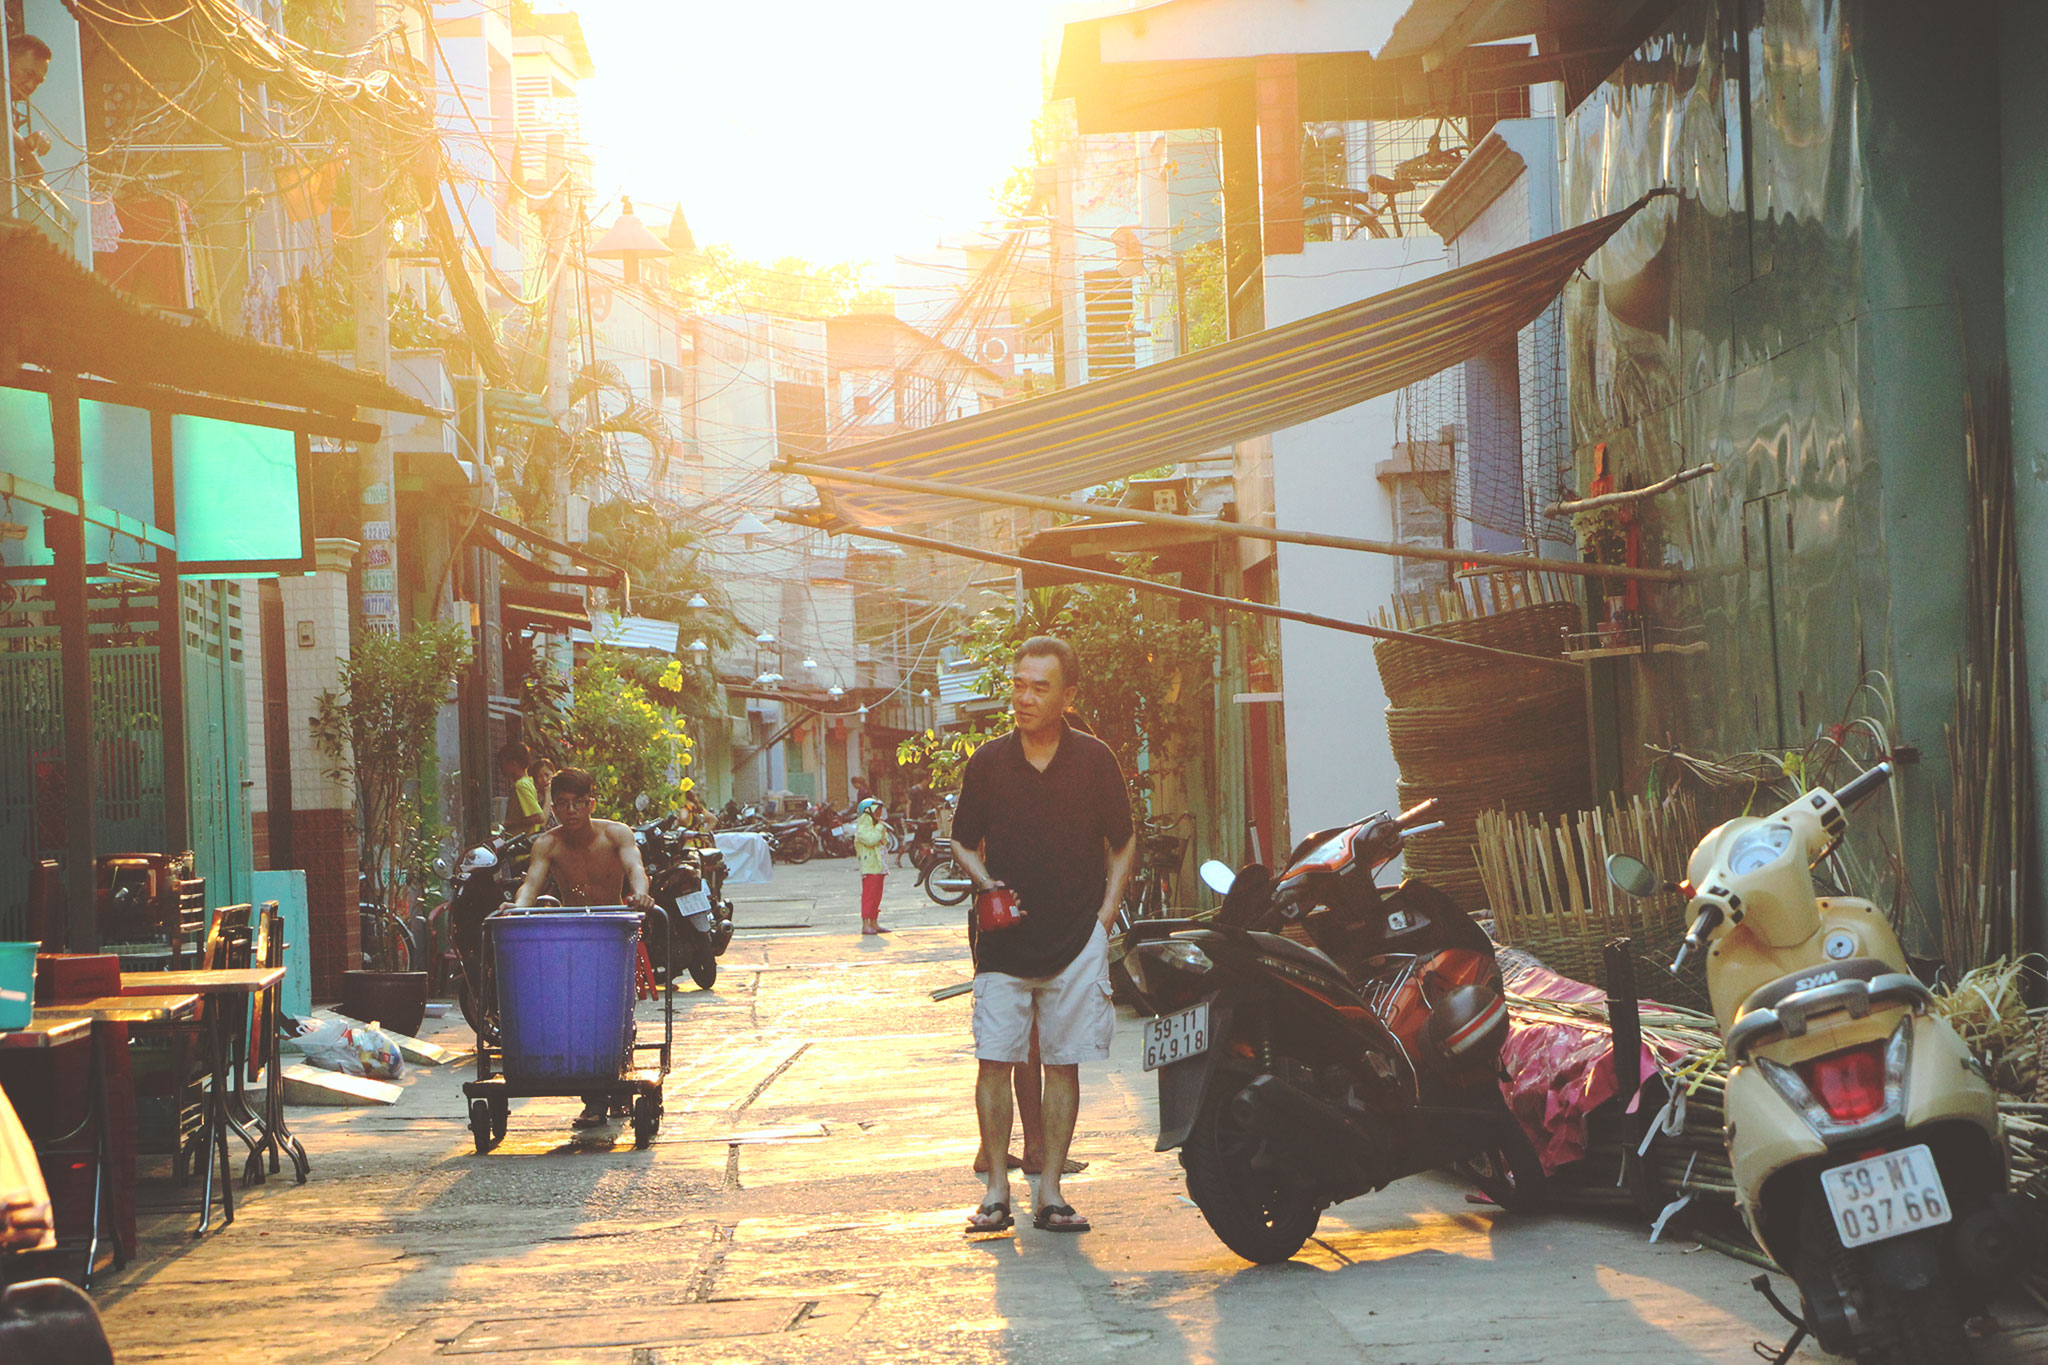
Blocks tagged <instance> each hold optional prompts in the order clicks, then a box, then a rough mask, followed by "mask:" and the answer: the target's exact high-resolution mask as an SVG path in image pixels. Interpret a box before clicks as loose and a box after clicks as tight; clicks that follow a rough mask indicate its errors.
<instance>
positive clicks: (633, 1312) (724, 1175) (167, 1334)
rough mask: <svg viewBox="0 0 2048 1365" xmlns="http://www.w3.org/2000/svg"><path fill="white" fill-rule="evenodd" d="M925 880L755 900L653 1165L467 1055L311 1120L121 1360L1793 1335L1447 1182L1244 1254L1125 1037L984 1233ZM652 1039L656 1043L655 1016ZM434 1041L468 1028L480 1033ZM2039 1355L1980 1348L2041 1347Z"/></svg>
mask: <svg viewBox="0 0 2048 1365" xmlns="http://www.w3.org/2000/svg"><path fill="white" fill-rule="evenodd" d="M910 880H911V875H910V874H909V873H892V875H891V878H890V894H889V895H888V897H887V899H886V901H885V903H884V905H885V910H884V916H883V918H884V922H893V923H894V924H895V925H896V927H897V930H898V931H897V932H896V933H894V934H891V935H887V936H884V937H880V938H868V939H863V938H861V937H860V936H859V935H858V933H857V923H858V919H857V917H858V908H857V879H856V875H855V872H854V870H853V865H852V863H851V862H847V861H831V862H817V863H812V864H810V865H808V866H806V867H802V868H780V869H778V870H777V874H776V879H775V882H774V884H772V885H770V886H764V887H749V888H744V889H738V888H736V894H735V900H737V901H739V902H740V908H739V925H740V935H741V936H740V937H738V938H736V939H735V941H734V943H733V945H732V948H731V950H730V953H729V954H728V956H727V958H726V959H725V961H724V963H723V965H722V970H721V974H720V977H719V980H718V983H717V986H716V988H715V989H714V990H712V991H710V992H699V991H696V990H694V989H686V990H685V991H684V992H683V993H682V994H681V995H680V996H679V997H678V1001H677V1004H678V1009H677V1030H676V1036H677V1047H678V1054H679V1056H678V1064H677V1069H676V1071H675V1073H674V1074H673V1075H672V1076H671V1078H670V1081H669V1086H668V1117H667V1119H666V1120H665V1122H664V1124H663V1127H662V1131H661V1134H660V1136H659V1138H657V1139H656V1141H655V1143H654V1144H653V1146H652V1147H651V1148H650V1149H649V1150H647V1151H642V1152H636V1151H634V1150H633V1149H632V1147H631V1135H630V1132H627V1133H626V1134H624V1135H623V1136H622V1137H620V1138H619V1140H618V1142H617V1145H616V1146H613V1145H612V1144H611V1140H610V1139H609V1138H606V1139H601V1140H598V1141H595V1142H582V1143H572V1142H571V1140H570V1132H569V1120H570V1118H571V1116H572V1115H573V1114H574V1113H575V1111H576V1108H577V1104H576V1101H574V1100H573V1099H559V1100H552V1099H544V1100H528V1101H523V1102H515V1103H514V1105H513V1109H512V1114H511V1123H510V1130H509V1133H508V1135H507V1138H506V1141H505V1143H504V1144H503V1145H502V1146H501V1147H500V1148H499V1149H497V1150H496V1151H494V1152H492V1153H491V1154H489V1155H487V1156H477V1155H475V1154H474V1152H473V1149H472V1143H471V1140H470V1135H469V1132H468V1130H467V1128H466V1126H465V1123H464V1114H463V1104H462V1099H461V1094H460V1091H459V1089H458V1087H459V1085H460V1082H461V1081H462V1080H463V1079H464V1078H465V1076H466V1075H468V1074H469V1072H468V1071H467V1069H466V1068H462V1067H455V1068H449V1069H446V1070H442V1071H433V1070H423V1071H420V1072H417V1073H415V1074H414V1075H413V1076H412V1077H410V1078H409V1081H410V1084H409V1088H408V1090H407V1093H406V1095H405V1098H404V1099H403V1101H402V1102H401V1103H400V1104H398V1105H397V1106H395V1107H392V1108H389V1109H380V1110H315V1109H298V1110H295V1111H294V1113H293V1122H294V1123H295V1124H296V1126H297V1128H298V1131H299V1133H300V1134H301V1136H302V1137H303V1138H304V1140H305V1143H306V1146H307V1148H308V1150H309V1151H310V1152H311V1154H312V1158H313V1177H312V1180H311V1181H310V1182H309V1183H308V1184H306V1185H305V1186H303V1187H297V1186H293V1185H292V1184H290V1183H289V1181H288V1180H287V1181H279V1180H278V1179H276V1178H273V1179H272V1181H271V1182H270V1183H269V1184H267V1185H265V1186H262V1187H259V1188H256V1189H253V1190H248V1191H238V1194H239V1195H240V1196H241V1198H242V1201H243V1202H241V1203H239V1204H238V1206H237V1207H238V1213H239V1216H238V1218H237V1220H236V1222H235V1224H234V1225H233V1226H232V1227H230V1228H229V1229H227V1230H226V1231H224V1232H222V1233H220V1234H218V1235H215V1236H212V1237H209V1238H207V1239H206V1240H204V1241H203V1242H198V1243H194V1242H192V1241H191V1240H190V1238H189V1236H188V1235H187V1234H188V1232H189V1227H190V1221H189V1220H188V1219H186V1218H185V1217H184V1216H182V1215H180V1216H178V1217H176V1218H174V1219H167V1220H161V1221H158V1222H156V1223H155V1224H153V1225H152V1227H151V1230H150V1231H148V1232H147V1234H146V1239H145V1240H146V1245H145V1248H144V1255H143V1257H142V1259H141V1261H140V1262H139V1263H137V1264H135V1265H132V1266H130V1267H129V1268H128V1269H127V1270H126V1271H125V1272H123V1273H122V1274H121V1275H119V1276H117V1277H115V1278H114V1279H113V1280H112V1281H111V1283H110V1285H109V1287H108V1288H107V1289H106V1290H105V1291H104V1292H103V1293H102V1294H101V1295H100V1301H101V1303H102V1306H103V1309H104V1312H105V1315H106V1321H107V1325H108V1328H109V1330H110V1332H111V1333H112V1335H113V1337H114V1341H115V1344H116V1349H117V1358H118V1359H119V1360H120V1361H122V1362H123V1363H124V1365H127V1363H129V1362H141V1361H190V1362H206V1363H207V1365H220V1363H221V1362H233V1361H241V1360H276V1361H288V1362H328V1361H335V1362H339V1361H377V1362H380V1365H415V1363H421V1362H428V1361H438V1360H443V1359H454V1360H462V1361H474V1362H479V1365H493V1363H499V1362H521V1363H522V1365H523V1363H525V1362H534V1363H536V1365H537V1363H538V1362H549V1363H550V1365H553V1363H554V1362H591V1363H592V1365H598V1363H599V1362H602V1363H603V1365H665V1363H666V1362H683V1361H690V1362H702V1361H797V1360H806V1361H812V1360H819V1359H828V1360H840V1359H846V1360H854V1359H872V1360H885V1359H886V1360H932V1361H963V1362H964V1361H994V1360H1019V1361H1025V1360H1028V1361H1032V1362H1046V1361H1083V1360H1086V1361H1094V1360H1100V1359H1103V1358H1104V1357H1105V1356H1107V1355H1108V1354H1109V1353H1110V1352H1111V1351H1115V1352H1117V1353H1118V1356H1117V1358H1118V1359H1119V1360H1123V1361H1134V1362H1153V1361H1157V1362H1170V1361H1203V1360H1231V1361H1283V1360H1285V1361H1299V1362H1308V1361H1326V1360H1352V1361H1367V1362H1374V1365H1395V1362H1410V1363H1412V1365H1424V1363H1425V1362H1529V1361H1609V1360H1612V1361H1631V1362H1646V1363H1649V1365H1680V1363H1682V1362H1707V1361H1727V1362H1737V1361H1753V1360H1754V1359H1755V1357H1754V1356H1753V1355H1752V1354H1751V1351H1750V1343H1751V1342H1752V1341H1753V1340H1755V1339H1758V1338H1765V1337H1767V1338H1769V1339H1771V1340H1772V1341H1774V1342H1775V1341H1777V1340H1780V1339H1782V1337H1783V1335H1784V1333H1783V1330H1782V1328H1780V1327H1779V1326H1778V1325H1777V1323H1776V1322H1775V1320H1774V1319H1773V1318H1772V1316H1771V1314H1770V1313H1769V1310H1768V1309H1767V1308H1766V1307H1765V1306H1764V1304H1763V1303H1762V1301H1761V1300H1760V1299H1758V1298H1757V1297H1756V1296H1755V1295H1754V1294H1753V1293H1751V1291H1750V1290H1749V1288H1748V1284H1747V1282H1748V1280H1749V1278H1750V1276H1751V1275H1752V1274H1753V1273H1754V1272H1753V1271H1752V1270H1751V1269H1750V1268H1748V1267H1746V1266H1744V1265H1742V1264H1740V1263H1738V1262H1735V1261H1732V1260H1728V1259H1726V1258H1724V1257H1721V1256H1719V1255H1716V1254H1713V1253H1711V1252H1702V1251H1697V1250H1695V1249H1694V1248H1692V1247H1691V1245H1690V1244H1687V1243H1678V1244H1674V1245H1657V1246H1652V1245H1649V1244H1647V1243H1646V1242H1645V1240H1644V1237H1643V1234H1642V1232H1641V1231H1640V1230H1639V1229H1637V1228H1633V1227H1626V1226H1622V1225H1619V1224H1609V1223H1603V1222H1599V1221H1595V1220H1590V1219H1585V1218H1578V1217H1566V1216H1555V1217H1534V1218H1519V1219H1517V1218H1510V1217H1507V1216H1504V1215H1501V1214H1499V1213H1497V1212H1496V1211H1494V1210H1493V1209H1491V1208H1490V1207H1488V1206H1480V1205H1474V1204H1472V1203H1469V1202H1468V1201H1467V1200H1466V1198H1465V1195H1464V1192H1463V1190H1462V1189H1461V1188H1459V1187H1457V1186H1455V1185H1453V1184H1451V1183H1449V1182H1447V1181H1439V1180H1435V1179H1417V1180H1409V1181H1405V1182H1401V1183H1399V1184H1396V1185H1395V1186H1393V1187H1391V1188H1390V1189H1388V1190H1386V1191H1384V1192H1382V1193H1381V1194H1379V1195H1376V1196H1371V1197H1368V1198H1365V1199H1360V1200H1356V1201H1353V1202H1352V1203H1349V1204H1346V1205H1343V1206H1340V1207H1339V1208H1338V1209H1336V1210H1334V1211H1332V1212H1331V1213H1330V1214H1328V1215H1326V1217H1325V1219H1324V1222H1323V1226H1322V1229H1321V1231H1320V1233H1319V1235H1318V1237H1317V1239H1316V1240H1315V1241H1313V1242H1312V1243H1311V1244H1310V1245H1309V1247H1308V1248H1307V1249H1306V1251H1305V1252H1304V1253H1303V1255H1302V1256H1301V1257H1300V1258H1299V1259H1297V1260H1296V1261H1295V1262H1293V1263H1291V1264H1289V1265H1285V1266H1278V1267H1270V1268H1264V1269H1260V1268H1254V1267H1251V1266H1248V1265H1246V1264H1245V1263H1244V1262H1242V1261H1240V1260H1238V1259H1237V1258H1236V1257H1234V1256H1232V1255H1231V1254H1230V1253H1229V1252H1227V1251H1226V1250H1224V1248H1223V1247H1222V1246H1221V1245H1220V1244H1219V1243H1218V1242H1217V1241H1216V1240H1215V1238H1214V1237H1213V1236H1212V1235H1211V1234H1210V1232H1209V1230H1208V1227H1207V1225H1206V1224H1204V1223H1203V1221H1202V1218H1201V1215H1200V1214H1199V1213H1198V1212H1197V1211H1196V1210H1195V1209H1194V1207H1193V1206H1192V1205H1191V1204H1189V1203H1188V1202H1187V1201H1186V1199H1185V1198H1184V1197H1183V1190H1182V1185H1181V1178H1180V1169H1179V1166H1178V1164H1177V1162H1176V1160H1175V1158H1174V1156H1173V1155H1172V1154H1170V1153H1168V1154H1158V1153H1155V1152H1153V1150H1152V1140H1153V1126H1152V1117H1151V1116H1152V1109H1153V1097H1152V1087H1151V1084H1150V1078H1149V1077H1147V1076H1146V1075H1145V1074H1144V1073H1143V1072H1142V1071H1141V1070H1140V1069H1139V1066H1138V1061H1137V1055H1136V1053H1137V1048H1136V1044H1137V1040H1138V1030H1137V1027H1136V1025H1135V1024H1133V1023H1129V1022H1126V1023H1125V1024H1124V1026H1123V1028H1122V1031H1121V1033H1120V1035H1119V1037H1118V1041H1117V1046H1116V1052H1115V1055H1114V1056H1113V1058H1112V1059H1111V1061H1110V1062H1108V1063H1105V1064H1103V1065H1099V1066H1090V1067H1087V1068H1084V1071H1083V1079H1082V1087H1083V1097H1082V1117H1081V1124H1080V1132H1079V1135H1078V1136H1077V1138H1076V1141H1075V1154H1076V1155H1077V1156H1079V1157H1082V1158H1085V1159H1087V1160H1088V1161H1089V1162H1090V1163H1091V1165H1090V1167H1089V1169H1088V1171H1087V1172H1086V1173H1085V1174H1084V1175H1081V1176H1078V1177H1074V1178H1072V1179H1070V1180H1069V1181H1068V1182H1067V1191H1068V1195H1069V1197H1070V1199H1071V1200H1072V1202H1073V1203H1074V1204H1075V1205H1076V1206H1077V1207H1078V1208H1080V1209H1081V1210H1082V1211H1083V1212H1085V1213H1087V1214H1088V1215H1089V1216H1090V1217H1091V1218H1092V1219H1094V1220H1095V1224H1096V1230H1095V1231H1094V1232H1092V1233H1089V1234H1086V1235H1083V1236H1078V1237H1075V1236H1055V1235H1053V1234H1047V1233H1039V1232H1035V1231H1034V1230H1032V1229H1031V1228H1030V1227H1029V1225H1028V1220H1027V1222H1026V1225H1025V1226H1024V1227H1023V1228H1022V1229H1021V1230H1020V1231H1018V1232H1017V1233H1016V1234H1015V1235H1014V1236H1003V1237H999V1238H994V1239H989V1240H983V1241H968V1240H966V1239H964V1238H963V1237H962V1235H961V1228H962V1226H963V1223H964V1217H965V1214H966V1211H967V1210H968V1209H969V1208H970V1207H972V1206H973V1205H974V1204H975V1203H976V1202H977V1198H978V1194H979V1185H978V1182H977V1180H976V1178H975V1177H974V1176H972V1175H971V1174H970V1173H969V1169H968V1168H969V1162H970V1161H971V1159H972V1157H973V1153H974V1148H975V1137H974V1118H973V1111H972V1104H971V1088H972V1081H973V1072H974V1063H973V1059H972V1053H971V1048H970V1046H969V1040H968V1001H967V1000H966V999H965V998H964V997H963V998H956V999H953V1000H949V1001H944V1002H936V1003H935V1002H933V1001H932V1000H931V999H930V998H929V992H930V991H931V990H932V989H933V988H935V987H938V986H943V985H946V984H948V983H951V982H955V981H959V980H962V979H964V978H965V976H966V973H967V961H966V952H965V945H964V942H963V936H962V934H961V933H960V931H959V924H960V921H961V919H962V914H961V912H960V911H957V910H943V909H940V908H939V907H937V906H933V905H931V904H930V903H929V902H928V901H925V900H924V899H923V897H922V895H921V893H916V892H914V891H912V890H911V888H910ZM641 1018H642V1021H643V1022H642V1025H641V1028H642V1036H643V1038H646V1037H651V1036H654V1035H653V1033H651V1032H650V1030H658V1027H659V1025H658V1019H659V1007H658V1006H655V1005H643V1006H642V1007H641ZM649 1021H656V1022H649ZM438 1037H439V1040H440V1041H443V1042H445V1043H448V1044H450V1045H456V1044H458V1043H460V1044H464V1045H466V1043H467V1039H468V1035H467V1033H466V1031H464V1030H461V1028H460V1019H459V1017H458V1018H457V1019H456V1020H455V1021H454V1027H452V1028H448V1029H445V1030H443V1032H442V1034H440V1035H438ZM1016 1193H1017V1194H1018V1196H1019V1200H1018V1202H1019V1205H1020V1207H1028V1203H1027V1202H1026V1200H1025V1199H1024V1197H1023V1195H1024V1191H1023V1189H1022V1186H1021V1181H1020V1184H1019V1187H1018V1189H1017V1191H1016ZM2029 1339H2030V1340H2031V1341H2032V1343H2033V1346H2032V1348H2031V1350H2030V1349H2028V1348H2027V1346H2026V1345H2025V1343H2023V1342H2021V1341H2019V1340H2014V1339H2010V1338H2009V1339H2008V1340H2007V1341H2006V1342H2005V1343H2003V1344H2002V1345H2001V1346H2000V1348H1999V1350H1998V1351H1997V1352H1996V1353H1995V1354H1991V1355H1988V1356H1987V1359H1995V1360H1999V1361H2004V1360H2020V1359H2025V1358H2029V1356H2030V1355H2031V1354H2032V1352H2033V1351H2038V1350H2040V1349H2041V1346H2040V1343H2041V1342H2042V1341H2043V1340H2048V1338H2043V1337H2041V1336H2037V1335H2034V1336H2030V1338H2029ZM1799 1358H1800V1359H1801V1360H1803V1361H1818V1360H1823V1359H1825V1357H1822V1356H1819V1355H1818V1354H1815V1353H1813V1352H1811V1351H1809V1352H1807V1353H1805V1354H1803V1355H1802V1356H1800V1357H1799Z"/></svg>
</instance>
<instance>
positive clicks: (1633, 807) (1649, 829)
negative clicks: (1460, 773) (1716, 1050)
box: [1473, 793, 1701, 1003]
mask: <svg viewBox="0 0 2048 1365" xmlns="http://www.w3.org/2000/svg"><path fill="white" fill-rule="evenodd" d="M1699 823H1700V820H1699V814H1698V812H1697V810H1696V809H1695V808H1694V806H1693V802H1692V798H1691V797H1690V796H1688V795H1686V794H1684V793H1674V794H1673V795H1671V796H1669V797H1667V798H1666V799H1664V800H1662V801H1652V800H1649V799H1648V798H1646V797H1642V796H1632V797H1630V798H1629V799H1628V801H1627V803H1626V804H1623V803H1622V801H1621V800H1620V798H1618V797H1617V798H1611V799H1610V800H1609V802H1608V804H1607V806H1606V808H1605V809H1604V810H1601V809H1595V810H1589V811H1576V812H1573V813H1572V814H1569V815H1565V816H1559V817H1555V818H1545V817H1543V816H1529V815H1522V814H1510V813H1508V812H1505V811H1483V812H1481V813H1480V815H1479V819H1478V832H1477V838H1478V842H1477V844H1476V845H1475V846H1474V848H1473V852H1474V854H1475V856H1476V858H1477V860H1478V863H1479V874H1480V878H1481V881H1482V882H1483V884H1484V885H1485V888H1486V896H1487V905H1488V906H1489V908H1491V910H1492V911H1493V923H1494V932H1495V936H1496V937H1497V938H1499V939H1500V941H1501V942H1503V943H1507V944H1512V945H1514V946H1515V947H1518V948H1525V949H1527V950H1528V951H1530V952H1532V953H1534V954H1535V955H1536V956H1537V957H1539V958H1541V959H1542V960H1543V962H1544V964H1545V965H1546V966H1548V967H1550V968H1551V969H1552V970H1553V971H1557V972H1562V973H1563V974H1564V975H1566V976H1570V977H1574V978H1576V979H1578V980H1581V981H1597V980H1598V979H1599V978H1600V972H1601V969H1602V962H1601V950H1602V948H1603V947H1604V946H1605V945H1606V944H1607V943H1608V942H1610V941H1611V940H1613V939H1615V938H1618V937H1621V936H1623V935H1626V936H1628V937H1629V938H1631V939H1633V940H1634V941H1635V945H1636V949H1637V951H1638V953H1639V954H1642V955H1643V956H1645V957H1646V958H1648V959H1651V960H1654V959H1655V957H1656V955H1657V954H1658V953H1660V952H1663V951H1664V950H1666V949H1667V948H1674V947H1675V946H1676V944H1677V941H1678V939H1679V938H1681V937H1683V935H1684V933H1685V899H1684V897H1683V896H1680V895H1677V894H1672V895H1666V896H1659V897H1657V898H1655V899H1653V900H1634V899H1631V898H1630V897H1628V896H1625V895H1623V894H1622V893H1621V892H1619V891H1617V890H1616V889H1615V888H1614V887H1613V885H1612V884H1610V883H1609V882H1608V880H1607V872H1606V865H1607V856H1608V855H1609V854H1610V853H1628V854H1632V855H1634V856H1635V857H1637V858H1640V859H1642V860H1643V861H1644V862H1645V863H1647V864H1649V866H1650V870H1651V871H1653V872H1655V873H1656V874H1657V875H1658V876H1659V877H1662V878H1664V879H1665V880H1667V881H1671V882H1676V881H1678V880H1680V879H1681V878H1682V877H1683V876H1684V874H1685V865H1686V860H1687V859H1688V858H1689V857H1690V856H1691V854H1692V849H1693V845H1694V844H1695V843H1696V842H1697V841H1698V839H1699V836H1700V833H1701V831H1700V828H1699ZM1666 960H1667V961H1668V957H1667V958H1666ZM1657 978H1659V984H1658V988H1657V991H1656V994H1658V995H1660V996H1664V997H1667V998H1677V997H1683V998H1685V999H1688V1000H1691V1001H1693V1002H1695V1003H1698V1002H1699V1001H1698V996H1697V992H1696V991H1694V990H1692V989H1691V988H1690V987H1681V986H1680V985H1679V983H1677V982H1675V981H1674V980H1673V979H1672V978H1670V977H1669V976H1667V975H1665V974H1664V973H1663V972H1662V971H1661V970H1660V971H1659V972H1658V973H1657ZM1646 979H1649V978H1646Z"/></svg>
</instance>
